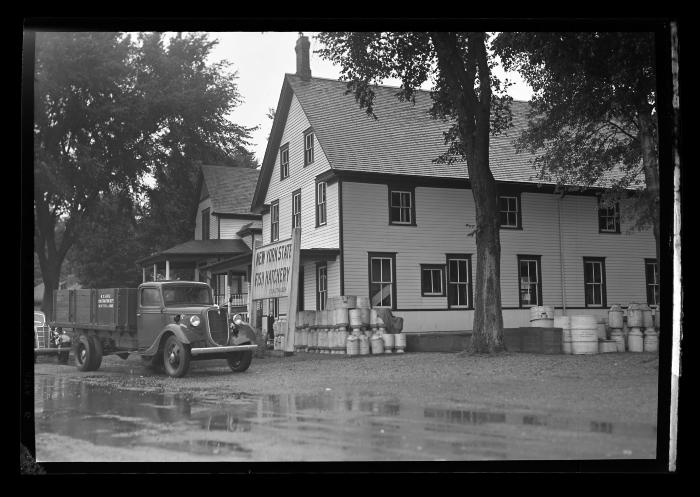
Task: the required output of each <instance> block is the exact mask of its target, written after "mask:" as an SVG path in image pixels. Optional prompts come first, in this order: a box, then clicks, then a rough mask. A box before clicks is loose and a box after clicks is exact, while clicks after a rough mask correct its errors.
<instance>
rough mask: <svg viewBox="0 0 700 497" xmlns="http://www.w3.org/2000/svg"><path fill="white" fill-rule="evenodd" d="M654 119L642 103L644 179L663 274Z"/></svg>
mask: <svg viewBox="0 0 700 497" xmlns="http://www.w3.org/2000/svg"><path fill="white" fill-rule="evenodd" d="M653 119H656V117H655V116H652V114H651V106H649V105H648V104H646V102H645V103H642V105H641V106H640V109H639V141H640V143H641V147H642V164H643V166H644V181H645V183H646V191H647V194H648V195H649V200H650V202H651V204H650V206H649V212H650V216H651V219H652V227H653V231H654V239H655V241H656V264H657V267H658V268H659V275H660V274H661V260H660V259H659V255H660V247H661V234H660V227H659V224H660V222H661V220H660V218H659V202H660V197H659V162H658V157H657V154H656V147H655V145H654V133H653V130H654V129H655V128H656V126H654V122H653Z"/></svg>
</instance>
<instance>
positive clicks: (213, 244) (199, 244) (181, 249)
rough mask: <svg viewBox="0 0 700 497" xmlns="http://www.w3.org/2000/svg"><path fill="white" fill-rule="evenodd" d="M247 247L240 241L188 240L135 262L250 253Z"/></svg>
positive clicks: (146, 262)
mask: <svg viewBox="0 0 700 497" xmlns="http://www.w3.org/2000/svg"><path fill="white" fill-rule="evenodd" d="M250 252H251V250H250V248H249V247H248V245H246V244H245V242H244V241H243V240H241V239H238V238H236V239H232V240H229V239H225V240H189V241H187V242H185V243H181V244H180V245H175V246H174V247H170V248H169V249H166V250H163V251H161V252H157V253H155V254H151V255H149V256H147V257H143V258H141V259H139V260H137V261H136V263H137V264H141V265H143V264H150V263H154V262H158V261H163V260H166V259H168V258H177V259H192V260H195V259H197V258H203V257H222V256H228V257H230V256H232V255H237V254H244V253H250Z"/></svg>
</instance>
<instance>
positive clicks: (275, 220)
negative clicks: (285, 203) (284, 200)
mask: <svg viewBox="0 0 700 497" xmlns="http://www.w3.org/2000/svg"><path fill="white" fill-rule="evenodd" d="M279 238H280V202H279V200H275V201H274V202H272V203H271V204H270V241H271V242H275V241H277V240H279Z"/></svg>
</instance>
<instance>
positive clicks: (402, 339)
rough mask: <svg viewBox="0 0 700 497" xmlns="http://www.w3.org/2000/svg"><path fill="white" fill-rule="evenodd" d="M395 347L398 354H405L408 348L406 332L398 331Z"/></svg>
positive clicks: (395, 336) (395, 337)
mask: <svg viewBox="0 0 700 497" xmlns="http://www.w3.org/2000/svg"><path fill="white" fill-rule="evenodd" d="M394 340H395V341H394V348H395V349H396V353H397V354H403V352H404V349H406V333H396V334H395V335H394Z"/></svg>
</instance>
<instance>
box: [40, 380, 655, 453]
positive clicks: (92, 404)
mask: <svg viewBox="0 0 700 497" xmlns="http://www.w3.org/2000/svg"><path fill="white" fill-rule="evenodd" d="M227 400H230V403H227V404H226V405H223V406H222V405H220V404H216V403H213V402H206V401H202V400H199V401H195V400H194V399H193V397H192V396H184V395H174V394H166V393H149V392H141V391H131V390H117V389H110V388H106V387H103V386H90V385H86V384H84V383H80V382H79V381H75V380H70V379H66V378H46V377H42V378H39V377H37V379H36V387H35V419H36V433H37V436H39V435H40V434H42V433H53V434H58V435H64V436H68V437H72V438H75V439H80V440H86V441H89V442H91V443H93V444H96V445H101V446H114V447H127V446H128V447H130V448H133V449H134V450H138V448H139V447H155V448H159V449H165V450H172V451H178V452H184V453H189V454H196V455H200V456H201V455H204V456H211V457H212V458H213V459H216V458H225V459H226V458H228V459H244V460H397V459H404V460H411V459H414V460H426V459H438V460H467V459H472V460H476V459H533V458H540V459H590V458H604V457H611V458H621V457H633V458H654V457H655V452H656V427H655V426H654V425H652V424H643V423H636V424H635V423H612V422H610V421H606V420H595V419H593V420H592V419H583V418H576V417H564V416H556V415H554V414H548V413H532V412H523V411H522V410H520V411H506V410H503V409H496V410H489V409H469V408H452V409H447V408H441V407H439V406H424V405H420V403H417V402H409V401H405V400H401V399H399V398H398V397H395V396H388V397H387V396H379V395H375V394H372V393H369V392H340V391H333V392H328V391H324V392H320V393H318V394H300V395H293V394H282V395H252V394H246V393H240V394H236V395H232V396H231V397H230V398H229V399H227Z"/></svg>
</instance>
